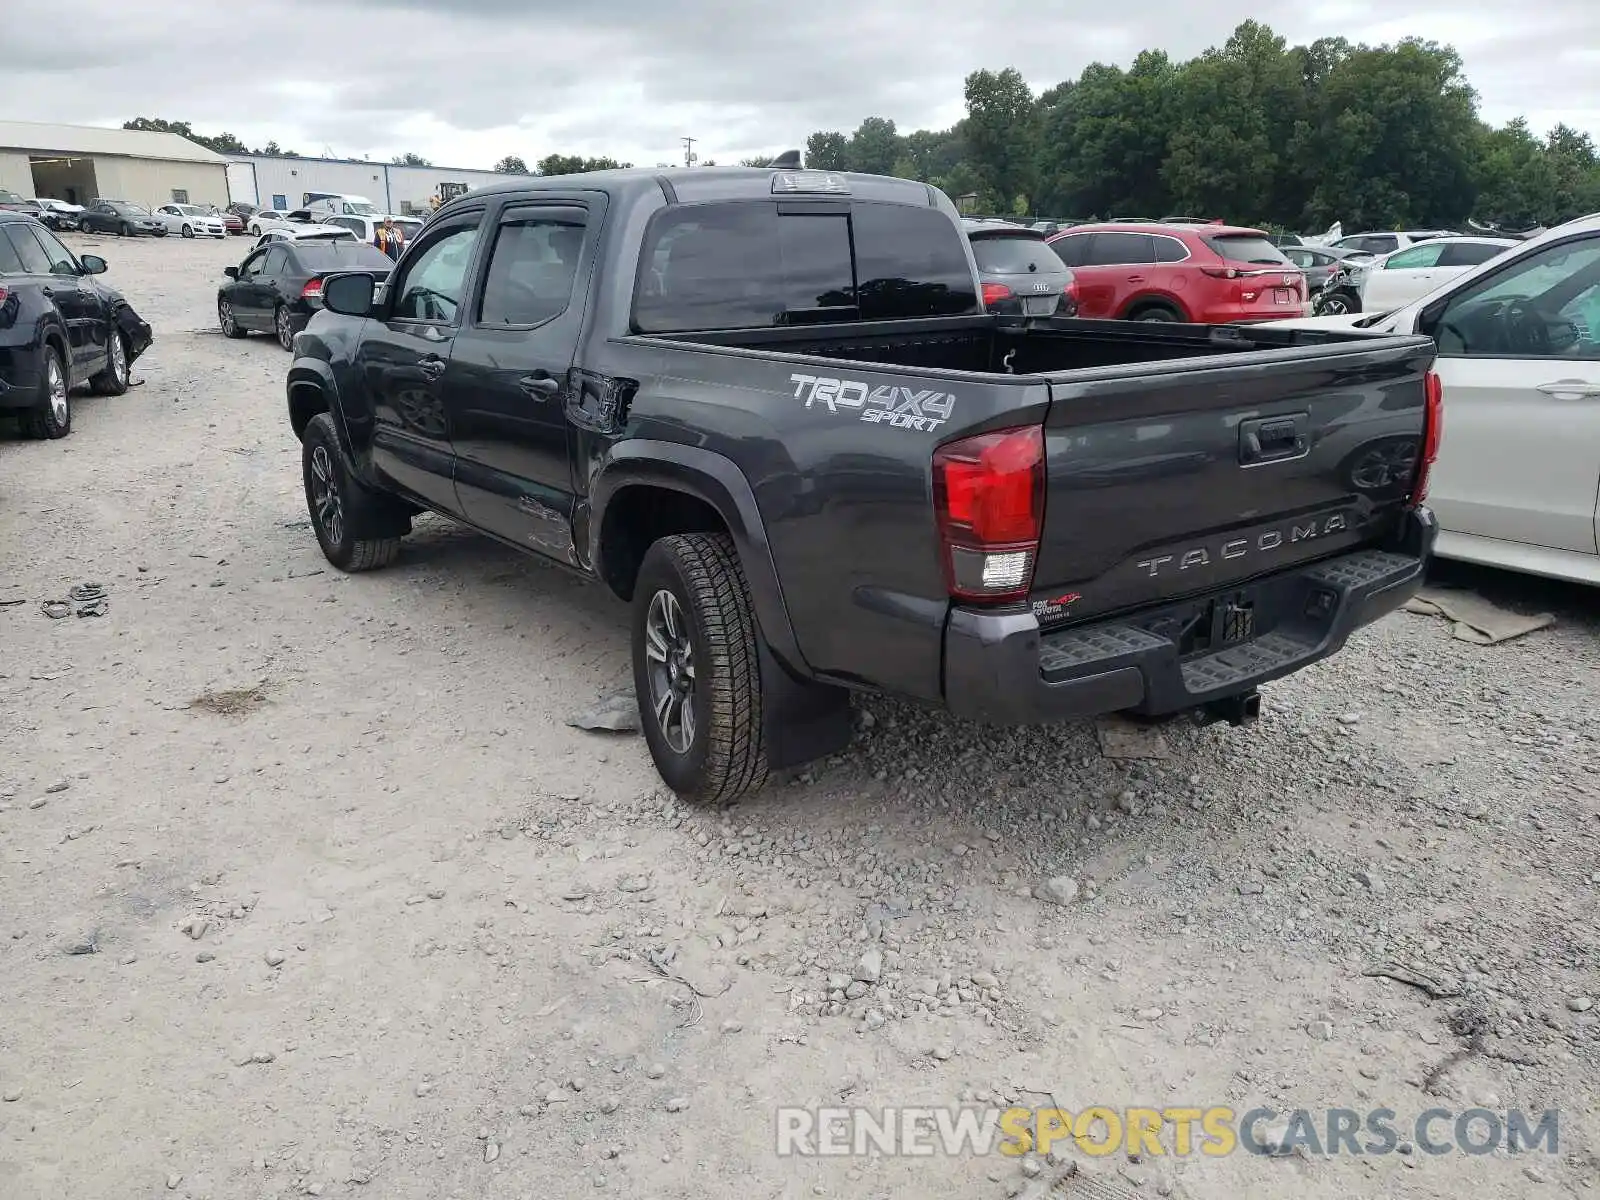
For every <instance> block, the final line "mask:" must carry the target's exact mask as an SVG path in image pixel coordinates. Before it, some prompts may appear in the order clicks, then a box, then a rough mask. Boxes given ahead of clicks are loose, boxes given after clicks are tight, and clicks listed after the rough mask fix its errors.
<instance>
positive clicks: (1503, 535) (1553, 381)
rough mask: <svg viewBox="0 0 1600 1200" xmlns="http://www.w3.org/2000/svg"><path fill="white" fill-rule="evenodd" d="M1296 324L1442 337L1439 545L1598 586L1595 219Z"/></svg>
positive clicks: (1467, 556)
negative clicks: (1385, 299) (1389, 306)
mask: <svg viewBox="0 0 1600 1200" xmlns="http://www.w3.org/2000/svg"><path fill="white" fill-rule="evenodd" d="M1294 326H1296V327H1302V328H1307V329H1318V330H1338V329H1348V328H1357V329H1363V330H1368V331H1371V332H1374V333H1398V334H1411V333H1417V334H1422V335H1424V336H1427V337H1431V338H1433V339H1434V340H1435V341H1436V342H1437V344H1438V349H1439V357H1438V360H1437V362H1436V363H1435V366H1434V369H1435V370H1436V371H1437V372H1438V376H1439V380H1440V383H1441V385H1442V388H1443V403H1444V410H1445V423H1444V436H1443V440H1442V442H1441V443H1440V446H1439V460H1438V463H1437V464H1436V465H1435V467H1434V468H1433V472H1432V475H1431V478H1430V480H1429V484H1428V502H1429V504H1430V505H1431V506H1433V508H1434V509H1435V511H1436V513H1437V515H1438V520H1439V526H1440V534H1439V546H1438V553H1439V554H1440V555H1442V556H1444V557H1446V558H1454V559H1462V560H1465V561H1468V562H1476V563H1484V564H1486V565H1489V566H1495V567H1503V568H1506V569H1507V570H1512V571H1526V572H1529V573H1531V574H1535V575H1548V576H1551V577H1554V578H1557V579H1567V580H1573V581H1576V582H1579V583H1589V584H1595V585H1600V514H1597V512H1596V507H1595V496H1596V494H1597V493H1600V216H1590V217H1584V218H1582V219H1580V220H1577V221H1573V222H1571V223H1569V224H1567V225H1562V226H1559V227H1558V228H1555V229H1550V230H1547V231H1546V232H1545V233H1543V234H1541V235H1539V236H1538V237H1536V238H1533V239H1531V240H1528V241H1520V242H1518V243H1517V244H1516V245H1515V246H1513V247H1511V248H1508V249H1505V250H1503V251H1502V252H1501V253H1499V254H1497V255H1495V256H1494V257H1493V258H1491V259H1490V260H1489V261H1488V262H1486V263H1483V264H1481V265H1480V266H1477V267H1469V268H1468V269H1467V270H1466V271H1465V272H1463V273H1461V274H1459V275H1457V276H1456V277H1455V278H1453V279H1449V280H1446V281H1445V282H1444V283H1443V284H1441V285H1439V286H1438V287H1436V288H1434V289H1433V290H1432V291H1430V292H1428V293H1427V294H1426V295H1423V296H1419V297H1417V298H1416V299H1415V300H1412V301H1411V302H1410V303H1409V304H1406V305H1403V306H1402V307H1400V308H1398V309H1395V310H1394V311H1392V312H1376V313H1370V314H1368V315H1366V316H1341V317H1322V318H1312V319H1309V320H1305V321H1297V322H1294Z"/></svg>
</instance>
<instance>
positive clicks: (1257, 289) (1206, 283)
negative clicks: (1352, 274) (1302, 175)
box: [1049, 221, 1308, 324]
mask: <svg viewBox="0 0 1600 1200" xmlns="http://www.w3.org/2000/svg"><path fill="white" fill-rule="evenodd" d="M1049 242H1050V245H1051V247H1052V248H1053V249H1054V250H1055V252H1056V253H1057V254H1059V255H1060V256H1061V260H1062V261H1063V262H1064V263H1066V264H1067V266H1069V267H1071V268H1072V274H1073V277H1074V278H1075V279H1076V280H1077V285H1078V286H1077V291H1078V315H1079V316H1080V317H1089V318H1098V319H1101V320H1105V319H1113V320H1117V319H1120V320H1129V321H1198V322H1201V323H1204V324H1223V323H1226V322H1228V321H1271V320H1276V319H1281V318H1284V317H1300V316H1304V315H1306V313H1307V311H1308V310H1307V307H1306V299H1307V295H1306V280H1305V276H1304V275H1303V274H1302V273H1301V272H1300V270H1299V268H1298V267H1296V266H1295V265H1294V264H1293V263H1291V262H1290V261H1289V260H1288V259H1287V258H1285V257H1284V256H1283V252H1282V251H1280V250H1279V249H1278V248H1277V247H1276V246H1274V245H1273V244H1272V242H1271V240H1270V239H1269V238H1268V237H1267V235H1266V234H1265V233H1263V232H1261V230H1259V229H1241V228H1237V227H1235V226H1232V225H1176V224H1161V225H1157V224H1152V223H1148V222H1142V221H1141V222H1137V223H1133V222H1130V223H1128V224H1112V223H1108V224H1104V225H1074V226H1073V227H1072V228H1070V229H1065V230H1062V231H1061V232H1060V233H1058V234H1056V235H1055V236H1054V237H1051V238H1050V239H1049Z"/></svg>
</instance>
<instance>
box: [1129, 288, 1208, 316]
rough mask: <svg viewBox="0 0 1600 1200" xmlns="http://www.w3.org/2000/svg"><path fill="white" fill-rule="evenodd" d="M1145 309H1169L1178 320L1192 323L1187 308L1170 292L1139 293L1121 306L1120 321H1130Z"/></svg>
mask: <svg viewBox="0 0 1600 1200" xmlns="http://www.w3.org/2000/svg"><path fill="white" fill-rule="evenodd" d="M1147 308H1165V309H1170V310H1171V311H1172V312H1175V313H1177V314H1178V320H1180V321H1184V322H1192V321H1193V320H1194V316H1193V314H1191V313H1190V312H1189V308H1188V306H1187V305H1186V304H1184V302H1183V301H1182V300H1180V299H1178V297H1176V296H1174V295H1173V294H1172V293H1171V292H1140V293H1139V294H1138V295H1137V296H1134V297H1133V298H1132V299H1131V300H1129V301H1128V302H1127V303H1126V304H1124V305H1123V306H1122V316H1121V318H1120V319H1121V320H1124V321H1129V320H1132V319H1133V317H1134V314H1136V313H1138V312H1141V311H1143V310H1144V309H1147Z"/></svg>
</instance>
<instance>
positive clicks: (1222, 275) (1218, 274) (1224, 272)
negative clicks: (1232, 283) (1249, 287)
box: [1200, 267, 1239, 279]
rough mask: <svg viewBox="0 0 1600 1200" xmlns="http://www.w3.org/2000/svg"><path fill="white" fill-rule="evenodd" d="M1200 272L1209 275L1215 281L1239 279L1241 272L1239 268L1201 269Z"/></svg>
mask: <svg viewBox="0 0 1600 1200" xmlns="http://www.w3.org/2000/svg"><path fill="white" fill-rule="evenodd" d="M1200 270H1201V272H1202V273H1203V274H1206V275H1209V276H1211V278H1213V279H1237V278H1239V270H1238V268H1237V267H1201V268H1200Z"/></svg>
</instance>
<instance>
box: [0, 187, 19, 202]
mask: <svg viewBox="0 0 1600 1200" xmlns="http://www.w3.org/2000/svg"><path fill="white" fill-rule="evenodd" d="M21 203H22V197H21V196H19V195H17V194H16V193H15V192H8V191H6V189H5V188H0V204H21Z"/></svg>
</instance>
